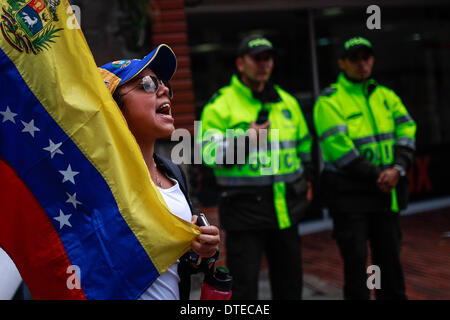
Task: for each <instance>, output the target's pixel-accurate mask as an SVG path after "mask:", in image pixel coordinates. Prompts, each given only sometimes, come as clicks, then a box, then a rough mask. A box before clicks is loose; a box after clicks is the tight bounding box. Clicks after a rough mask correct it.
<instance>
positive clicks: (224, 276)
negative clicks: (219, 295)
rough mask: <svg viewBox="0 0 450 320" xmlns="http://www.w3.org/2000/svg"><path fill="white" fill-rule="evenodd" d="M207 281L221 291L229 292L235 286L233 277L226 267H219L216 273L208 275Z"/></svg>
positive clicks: (206, 276)
mask: <svg viewBox="0 0 450 320" xmlns="http://www.w3.org/2000/svg"><path fill="white" fill-rule="evenodd" d="M205 281H206V283H207V284H209V285H210V286H212V287H214V288H216V289H218V290H221V291H229V290H231V286H232V284H233V277H232V276H231V275H230V271H229V270H228V269H227V268H225V267H218V268H217V269H216V270H215V271H214V273H211V274H206V275H205Z"/></svg>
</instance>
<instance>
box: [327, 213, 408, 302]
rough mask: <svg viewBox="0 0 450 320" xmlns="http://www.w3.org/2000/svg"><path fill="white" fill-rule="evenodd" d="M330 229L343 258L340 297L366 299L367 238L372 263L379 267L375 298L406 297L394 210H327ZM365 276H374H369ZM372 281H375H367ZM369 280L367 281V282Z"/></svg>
mask: <svg viewBox="0 0 450 320" xmlns="http://www.w3.org/2000/svg"><path fill="white" fill-rule="evenodd" d="M330 213H331V215H332V217H333V223H334V232H333V237H334V238H335V239H336V241H337V244H338V246H339V250H340V253H341V256H342V259H343V261H344V282H345V285H344V299H370V291H369V288H368V281H367V280H368V277H369V276H372V275H375V274H376V273H375V274H374V273H373V271H370V272H369V273H367V256H368V249H367V248H368V247H367V242H368V241H369V243H370V249H371V256H372V263H371V264H372V265H376V266H378V267H379V271H380V274H378V276H380V278H381V279H380V280H381V281H380V284H381V285H380V288H379V289H378V288H376V287H375V295H376V298H377V299H389V300H391V299H406V295H405V280H404V276H403V271H402V267H401V264H400V247H401V236H402V235H401V229H400V216H399V214H398V213H394V212H390V211H387V212H379V213H344V212H336V211H333V210H330ZM369 280H374V278H373V277H371V279H369ZM369 282H370V283H372V284H374V285H375V284H376V282H375V281H369ZM370 283H369V284H370Z"/></svg>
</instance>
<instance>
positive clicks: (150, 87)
mask: <svg viewBox="0 0 450 320" xmlns="http://www.w3.org/2000/svg"><path fill="white" fill-rule="evenodd" d="M141 80H142V81H141V82H140V83H139V84H138V85H137V86H135V87H134V88H132V89H130V90H128V91H127V92H125V93H124V94H121V96H124V95H126V94H128V93H130V92H131V91H133V90H135V89H137V88H139V87H142V88H143V89H144V91H145V92H147V93H156V92H158V89H159V86H160V85H163V86H165V87H166V88H167V89H169V99H170V100H172V98H173V90H172V87H171V86H170V83H169V81H166V80H161V79H158V78H156V77H154V76H145V77H142V78H141Z"/></svg>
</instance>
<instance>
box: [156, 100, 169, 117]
mask: <svg viewBox="0 0 450 320" xmlns="http://www.w3.org/2000/svg"><path fill="white" fill-rule="evenodd" d="M156 113H159V114H163V115H168V116H170V104H169V103H164V104H162V105H161V106H159V108H158V109H157V110H156Z"/></svg>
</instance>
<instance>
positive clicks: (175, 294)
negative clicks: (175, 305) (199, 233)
mask: <svg viewBox="0 0 450 320" xmlns="http://www.w3.org/2000/svg"><path fill="white" fill-rule="evenodd" d="M169 179H170V178H169ZM170 180H172V181H174V182H175V185H174V186H172V187H170V188H168V189H162V188H159V187H158V190H159V192H161V195H162V197H163V199H164V201H165V202H166V204H167V206H168V207H169V210H170V212H172V213H173V214H174V215H176V216H178V217H180V218H181V219H184V220H186V221H188V222H191V218H192V213H191V209H190V208H189V204H188V202H187V200H186V197H185V196H184V194H183V192H182V191H181V189H180V186H179V184H178V182H177V181H176V180H174V179H170ZM179 263H180V262H179V261H177V262H175V263H174V264H173V265H172V266H170V268H169V269H168V270H167V271H166V272H164V273H163V274H161V275H160V276H159V277H158V278H157V279H156V280H155V282H153V284H152V285H151V286H150V287H149V288H148V289H147V291H145V292H144V293H143V294H142V295H141V296H140V297H139V300H180V291H179V286H178V284H179V283H180V277H179V276H178V264H179Z"/></svg>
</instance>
